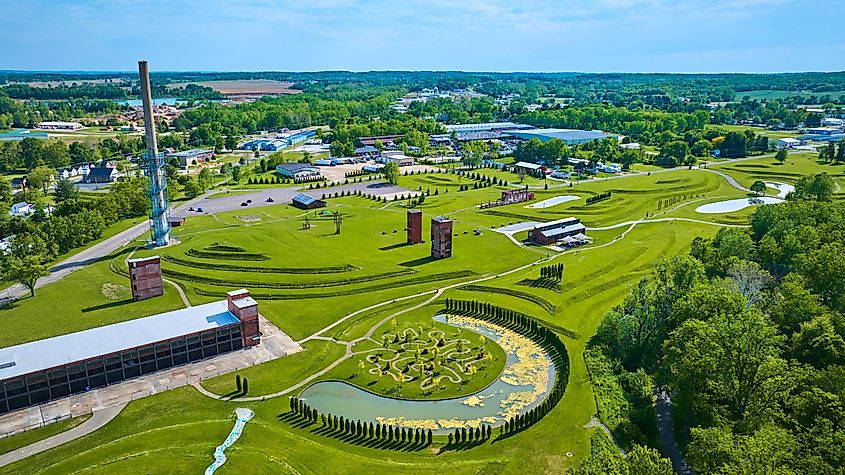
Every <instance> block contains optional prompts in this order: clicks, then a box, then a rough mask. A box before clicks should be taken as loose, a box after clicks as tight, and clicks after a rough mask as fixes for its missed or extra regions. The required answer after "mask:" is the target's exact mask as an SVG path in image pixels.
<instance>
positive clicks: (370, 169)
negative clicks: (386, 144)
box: [361, 163, 384, 173]
mask: <svg viewBox="0 0 845 475" xmlns="http://www.w3.org/2000/svg"><path fill="white" fill-rule="evenodd" d="M383 169H384V164H383V163H376V164H373V165H364V167H363V168H361V170H364V171H365V172H367V173H381V171H382V170H383Z"/></svg>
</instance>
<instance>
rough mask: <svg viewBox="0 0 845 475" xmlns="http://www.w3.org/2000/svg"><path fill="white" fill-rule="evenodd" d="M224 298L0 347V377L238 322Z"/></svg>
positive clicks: (16, 374) (39, 369)
mask: <svg viewBox="0 0 845 475" xmlns="http://www.w3.org/2000/svg"><path fill="white" fill-rule="evenodd" d="M238 321H239V320H238V318H237V317H235V316H234V315H233V314H232V313H231V312H229V309H228V306H227V304H226V301H225V300H220V301H217V302H211V303H207V304H203V305H197V306H196V307H190V308H183V309H181V310H175V311H172V312H166V313H160V314H158V315H153V316H151V317H144V318H138V319H135V320H129V321H126V322H121V323H115V324H113V325H106V326H103V327H98V328H92V329H90V330H85V331H81V332H76V333H69V334H67V335H62V336H57V337H53V338H47V339H45V340H38V341H33V342H30V343H24V344H22V345H17V346H10V347H7V348H0V381H2V380H4V379H8V378H13V377H16V376H21V375H24V374H29V373H33V372H36V371H43V370H46V369H49V368H53V367H56V366H61V365H64V364H69V363H73V362H76V361H81V360H85V359H88V358H94V357H97V356H102V355H106V354H109V353H115V352H118V351H122V350H126V349H129V348H135V347H138V346H143V345H147V344H149V343H155V342H159V341H162V340H167V339H169V338H173V337H178V336H182V335H187V334H189V333H196V332H200V331H203V330H212V329H215V328H218V327H222V326H225V325H229V324H232V323H237V322H238Z"/></svg>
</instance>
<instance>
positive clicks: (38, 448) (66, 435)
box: [0, 403, 127, 467]
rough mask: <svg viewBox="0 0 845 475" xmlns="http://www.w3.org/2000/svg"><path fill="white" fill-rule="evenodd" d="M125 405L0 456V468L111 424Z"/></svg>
mask: <svg viewBox="0 0 845 475" xmlns="http://www.w3.org/2000/svg"><path fill="white" fill-rule="evenodd" d="M126 404H127V403H123V404H117V405H115V406H109V407H106V408H103V409H100V410H99V411H96V412H94V414H93V415H92V416H91V418H90V419H88V420H87V421H85V422H83V423H82V424H79V425H78V426H76V427H74V428H73V429H70V430H66V431H64V432H61V433H59V434H56V435H54V436H52V437H48V438H46V439H44V440H39V441H38V442H35V443H33V444H30V445H27V446H26V447H21V448H19V449H17V450H13V451H11V452H9V453H6V454H3V455H0V467H4V466H6V465H9V464H12V463H15V462H17V461H19V460H23V459H25V458H27V457H29V456H30V455H35V454H40V453H41V452H44V451H45V450H50V449H52V448H54V447H58V446H60V445H62V444H64V443H66V442H70V441H71V440H75V439H78V438H80V437H82V436H85V435H88V434H90V433H92V432H94V431H95V430H97V429H99V428H101V427H103V426H104V425H106V424H108V423H109V422H111V420H112V419H114V418H115V417H116V416H117V415H118V414H120V411H122V410H123V408H124V407H126Z"/></svg>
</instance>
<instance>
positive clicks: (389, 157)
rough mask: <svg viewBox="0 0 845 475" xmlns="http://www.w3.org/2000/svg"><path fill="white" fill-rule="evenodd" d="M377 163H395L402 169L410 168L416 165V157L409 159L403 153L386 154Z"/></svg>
mask: <svg viewBox="0 0 845 475" xmlns="http://www.w3.org/2000/svg"><path fill="white" fill-rule="evenodd" d="M376 161H378V162H380V163H384V164H387V163H388V162H394V163H396V164H397V165H399V166H400V167H408V166H411V165H413V164H414V163H415V162H414V157H409V156H407V155H405V154H404V153H402V152H385V153H383V154H382V155H381V157H379V158H377V159H376Z"/></svg>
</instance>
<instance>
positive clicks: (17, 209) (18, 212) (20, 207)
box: [9, 201, 35, 218]
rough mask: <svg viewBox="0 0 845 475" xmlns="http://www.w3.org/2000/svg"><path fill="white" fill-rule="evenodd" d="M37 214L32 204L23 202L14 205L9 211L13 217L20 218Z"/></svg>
mask: <svg viewBox="0 0 845 475" xmlns="http://www.w3.org/2000/svg"><path fill="white" fill-rule="evenodd" d="M33 212H35V207H33V206H32V205H31V204H29V203H27V202H25V201H21V202H20V203H15V204H13V205H12V209H11V210H10V211H9V214H11V215H12V216H17V217H19V218H25V217H27V216H29V215H31V214H32V213H33Z"/></svg>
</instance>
